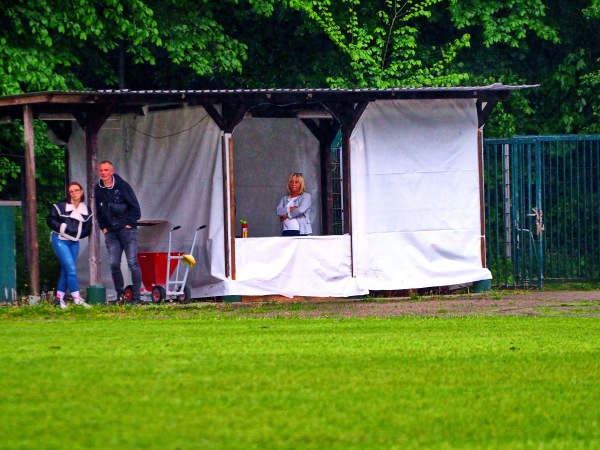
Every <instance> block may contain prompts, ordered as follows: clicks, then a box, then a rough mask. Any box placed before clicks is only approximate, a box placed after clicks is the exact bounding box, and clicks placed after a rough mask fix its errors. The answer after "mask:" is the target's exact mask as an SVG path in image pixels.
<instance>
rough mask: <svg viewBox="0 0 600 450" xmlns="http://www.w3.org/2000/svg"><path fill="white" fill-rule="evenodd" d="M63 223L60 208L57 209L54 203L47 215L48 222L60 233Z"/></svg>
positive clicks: (52, 228) (51, 227)
mask: <svg viewBox="0 0 600 450" xmlns="http://www.w3.org/2000/svg"><path fill="white" fill-rule="evenodd" d="M62 223H63V220H62V219H61V217H60V214H59V212H58V210H57V209H56V205H52V206H51V207H50V212H49V213H48V215H47V216H46V224H47V225H48V227H50V229H51V230H52V231H55V232H56V233H60V225H61V224H62Z"/></svg>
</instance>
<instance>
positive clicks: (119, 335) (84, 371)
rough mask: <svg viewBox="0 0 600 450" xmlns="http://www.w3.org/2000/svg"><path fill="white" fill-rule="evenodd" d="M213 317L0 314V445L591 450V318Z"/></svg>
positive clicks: (596, 343)
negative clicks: (0, 433) (541, 449)
mask: <svg viewBox="0 0 600 450" xmlns="http://www.w3.org/2000/svg"><path fill="white" fill-rule="evenodd" d="M269 307H275V306H273V305H269ZM256 308H259V307H258V306H257V307H256ZM230 312H231V310H230V311H227V308H226V309H225V311H224V310H222V309H220V308H215V307H213V306H211V305H203V306H194V305H190V306H187V307H175V308H173V307H167V306H161V307H151V308H131V309H130V308H100V307H95V308H93V309H92V310H84V309H82V308H70V309H69V310H67V311H60V310H56V309H52V308H47V307H43V306H41V307H37V308H5V309H4V310H2V311H0V343H1V344H0V370H1V373H2V374H3V376H2V377H0V423H2V428H3V430H5V432H4V433H2V434H3V437H2V440H1V441H0V448H10V449H19V448H27V449H32V448H36V449H37V448H46V449H54V448H56V449H59V448H60V449H65V448H86V449H95V448H103V449H104V448H114V449H120V448H123V449H125V448H127V449H131V448H156V449H176V448H181V449H185V448H211V449H212V448H216V449H221V448H222V449H238V448H239V449H253V448H255V449H265V448H294V449H296V448H299V449H317V448H318V449H322V448H335V449H338V448H339V449H347V448H353V449H390V448H402V449H404V448H436V449H437V448H477V449H479V448H489V449H497V448H504V449H509V448H510V449H538V448H544V449H577V448H586V449H587V448H589V449H591V448H599V446H600V427H599V425H600V423H599V422H600V321H598V320H597V319H593V318H564V317H544V318H528V317H465V318H452V319H447V318H444V319H442V318H415V317H410V318H409V317H404V318H393V319H392V318H384V319H377V318H365V319H339V318H337V319H327V318H325V319H324V318H321V319H298V318H281V317H279V316H278V317H275V318H265V317H262V318H255V317H251V318H246V317H242V316H238V315H235V314H228V313H230Z"/></svg>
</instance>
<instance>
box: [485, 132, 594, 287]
mask: <svg viewBox="0 0 600 450" xmlns="http://www.w3.org/2000/svg"><path fill="white" fill-rule="evenodd" d="M484 161H485V163H484V177H485V178H484V179H485V201H486V205H485V209H486V221H485V225H486V251H487V264H488V268H489V269H490V271H491V272H492V275H493V285H494V286H495V287H497V288H507V287H537V288H541V287H542V284H543V283H544V282H553V281H554V282H557V281H561V282H566V281H579V282H580V281H594V282H596V281H600V136H599V135H593V136H589V135H587V136H584V135H576V136H535V137H517V138H511V139H486V140H485V141H484Z"/></svg>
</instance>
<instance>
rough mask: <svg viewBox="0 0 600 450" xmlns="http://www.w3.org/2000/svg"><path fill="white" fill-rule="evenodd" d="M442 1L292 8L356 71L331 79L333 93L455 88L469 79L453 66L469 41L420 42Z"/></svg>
mask: <svg viewBox="0 0 600 450" xmlns="http://www.w3.org/2000/svg"><path fill="white" fill-rule="evenodd" d="M441 1H442V0H423V1H414V2H413V1H408V2H397V1H394V0H387V1H385V2H362V3H361V2H360V1H358V0H332V1H324V2H312V1H306V0H292V1H290V7H292V8H295V9H297V10H299V11H302V12H303V13H304V14H306V16H307V17H308V18H309V19H310V20H311V21H313V22H314V23H316V24H317V25H318V27H319V28H320V29H321V30H322V32H324V33H325V34H326V35H327V36H328V38H329V39H330V40H331V41H332V42H333V43H334V44H335V45H336V46H337V47H338V48H339V49H340V50H341V52H342V53H343V54H345V55H346V57H347V61H346V64H348V66H349V68H351V70H350V71H348V72H347V73H346V76H344V77H341V76H339V77H329V78H327V81H328V83H329V84H330V86H332V87H345V88H348V87H369V88H387V87H399V86H408V87H415V86H450V85H456V84H459V83H461V82H462V81H465V80H467V79H468V75H467V74H466V73H464V72H462V71H453V70H451V63H452V61H454V59H455V58H456V55H457V53H458V52H459V51H460V50H461V49H462V48H465V47H468V46H469V43H470V41H469V35H468V34H464V35H463V36H461V37H459V38H457V39H454V40H451V41H449V42H446V43H444V44H443V45H441V46H426V45H423V44H421V43H420V42H419V33H420V29H419V26H420V25H422V24H423V23H425V22H426V21H427V19H429V18H430V17H431V9H432V8H433V7H434V6H435V5H436V4H438V3H440V2H441Z"/></svg>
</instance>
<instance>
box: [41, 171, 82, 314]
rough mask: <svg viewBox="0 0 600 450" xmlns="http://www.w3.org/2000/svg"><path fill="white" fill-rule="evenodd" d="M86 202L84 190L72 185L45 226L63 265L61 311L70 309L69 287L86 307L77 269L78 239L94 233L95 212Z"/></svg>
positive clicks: (59, 290) (77, 301)
mask: <svg viewBox="0 0 600 450" xmlns="http://www.w3.org/2000/svg"><path fill="white" fill-rule="evenodd" d="M84 201H85V193H84V192H83V187H82V186H81V185H80V184H79V183H77V182H72V183H69V185H68V186H67V196H66V198H65V200H63V201H62V202H59V203H55V204H54V205H52V207H51V208H50V213H49V214H48V216H47V217H46V223H47V224H48V226H49V227H50V229H51V230H52V233H51V236H50V238H51V241H52V248H53V249H54V253H55V254H56V257H57V258H58V262H59V263H60V278H59V279H58V285H57V287H56V297H57V298H58V301H59V305H60V307H61V308H66V307H67V304H66V303H65V292H66V290H67V288H69V291H70V292H71V297H73V302H74V303H75V304H76V305H83V306H87V303H85V302H84V300H83V299H82V298H81V294H80V292H79V284H78V282H77V268H76V263H77V257H78V256H79V240H80V239H83V238H86V237H88V236H89V235H90V233H91V232H92V213H91V212H90V210H89V208H88V207H87V205H86V204H85V203H84Z"/></svg>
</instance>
